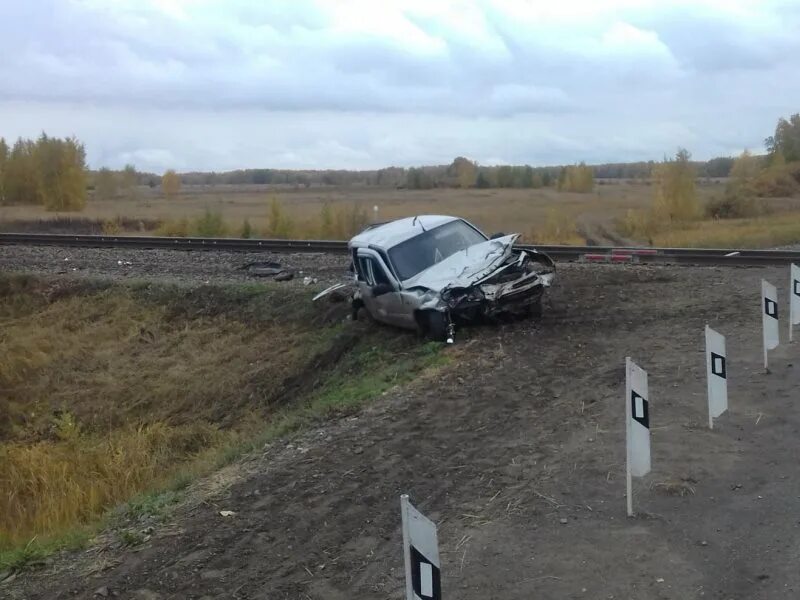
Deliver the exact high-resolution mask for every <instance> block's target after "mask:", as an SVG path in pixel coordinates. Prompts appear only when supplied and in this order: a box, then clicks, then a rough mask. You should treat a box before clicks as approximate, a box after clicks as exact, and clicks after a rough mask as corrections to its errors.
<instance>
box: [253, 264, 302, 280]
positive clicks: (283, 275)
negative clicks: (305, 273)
mask: <svg viewBox="0 0 800 600" xmlns="http://www.w3.org/2000/svg"><path fill="white" fill-rule="evenodd" d="M242 269H244V270H246V271H247V274H248V275H251V276H252V277H272V278H273V279H274V280H275V281H289V280H290V279H293V278H294V271H292V270H290V269H287V268H285V267H284V266H283V265H281V264H280V263H277V262H273V261H260V262H250V263H247V264H245V265H244V266H243V267H242Z"/></svg>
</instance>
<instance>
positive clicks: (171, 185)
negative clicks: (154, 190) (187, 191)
mask: <svg viewBox="0 0 800 600" xmlns="http://www.w3.org/2000/svg"><path fill="white" fill-rule="evenodd" d="M161 189H162V190H163V192H164V195H165V196H166V197H167V198H169V199H170V200H172V199H174V198H177V197H178V194H179V193H180V191H181V178H180V176H179V175H178V174H177V173H176V172H175V170H174V169H168V170H167V171H166V172H165V173H164V174H163V175H162V176H161Z"/></svg>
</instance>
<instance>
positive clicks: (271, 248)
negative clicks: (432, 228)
mask: <svg viewBox="0 0 800 600" xmlns="http://www.w3.org/2000/svg"><path fill="white" fill-rule="evenodd" d="M2 245H22V246H57V247H67V248H68V247H78V248H140V249H171V250H186V251H197V250H205V251H228V252H287V253H295V252H303V253H326V254H345V253H346V252H347V242H344V241H336V240H261V239H235V238H196V237H187V238H171V237H153V236H108V235H71V234H31V233H0V246H2ZM520 247H522V248H536V249H538V250H541V251H543V252H546V253H547V254H549V255H550V256H552V257H553V258H554V259H555V260H559V261H581V262H597V263H602V262H607V263H668V264H706V265H730V266H759V265H776V264H788V263H791V262H797V263H800V251H792V250H747V249H721V248H720V249H707V248H621V247H610V246H607V247H606V246H549V245H537V246H529V245H521V246H520Z"/></svg>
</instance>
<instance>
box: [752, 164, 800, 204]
mask: <svg viewBox="0 0 800 600" xmlns="http://www.w3.org/2000/svg"><path fill="white" fill-rule="evenodd" d="M753 191H754V192H755V194H756V195H757V196H763V197H767V198H781V197H786V196H793V195H794V194H797V193H798V192H800V163H789V164H780V163H778V164H775V165H772V166H770V167H768V168H766V169H764V170H763V171H762V172H761V174H760V175H759V176H758V177H756V179H755V181H754V182H753Z"/></svg>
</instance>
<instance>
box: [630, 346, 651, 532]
mask: <svg viewBox="0 0 800 600" xmlns="http://www.w3.org/2000/svg"><path fill="white" fill-rule="evenodd" d="M648 398H649V394H648V392H647V371H645V370H644V369H642V368H641V367H639V366H638V365H636V363H634V362H633V361H632V360H631V359H630V357H628V358H626V359H625V415H626V418H625V433H626V436H625V438H626V439H625V446H626V451H627V460H626V467H625V480H626V486H627V495H628V516H629V517H632V516H633V484H632V481H631V477H633V476H635V477H644V476H645V475H647V474H648V473H649V472H650V405H649V402H648Z"/></svg>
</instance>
